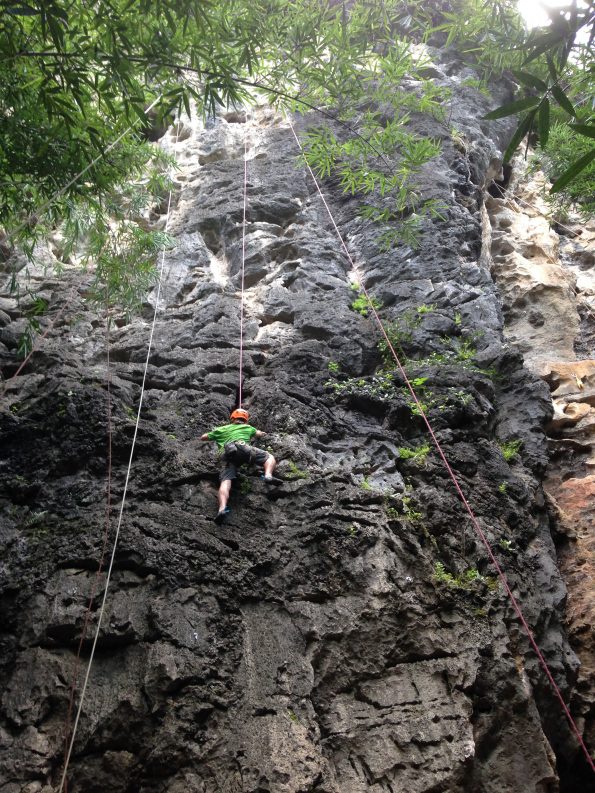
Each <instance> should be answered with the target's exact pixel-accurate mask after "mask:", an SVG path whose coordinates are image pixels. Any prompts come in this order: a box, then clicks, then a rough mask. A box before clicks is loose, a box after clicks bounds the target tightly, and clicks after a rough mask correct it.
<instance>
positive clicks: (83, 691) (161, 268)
mask: <svg viewBox="0 0 595 793" xmlns="http://www.w3.org/2000/svg"><path fill="white" fill-rule="evenodd" d="M171 197H172V191H171V190H170V191H169V197H168V200H167V214H166V220H165V228H164V232H167V230H168V227H169V220H170V210H171ZM164 266H165V248H163V249H162V251H161V263H160V265H159V280H158V283H157V294H156V296H155V310H154V312H153V321H152V323H151V332H150V334H149V344H148V348H147V357H146V359H145V366H144V371H143V379H142V382H141V392H140V398H139V401H138V410H137V413H136V422H135V425H134V435H133V437H132V444H131V447H130V458H129V460H128V469H127V471H126V479H125V482H124V492H123V494H122V501H121V504H120V512H119V514H118V523H117V526H116V534H115V537H114V544H113V548H112V553H111V557H110V562H109V566H108V569H107V574H106V579H105V588H104V592H103V599H102V601H101V606H100V607H99V615H98V619H97V628H96V630H95V636H94V638H93V645H92V647H91V653H90V655H89V662H88V664H87V671H86V673H85V679H84V681H83V686H82V689H81V694H80V700H79V704H78V708H77V712H76V717H75V720H74V724H73V726H72V735H71V738H70V743H69V746H68V751H67V754H66V758H65V760H64V770H63V772H62V778H61V780H60V787H59V788H58V793H62V791H63V789H64V784H65V782H66V774H67V772H68V765H69V763H70V757H71V755H72V748H73V746H74V740H75V737H76V731H77V728H78V724H79V721H80V716H81V712H82V709H83V703H84V700H85V694H86V691H87V685H88V683H89V676H90V674H91V666H92V664H93V659H94V657H95V649H96V647H97V641H98V639H99V632H100V630H101V623H102V620H103V615H104V612H105V604H106V601H107V593H108V589H109V584H110V580H111V576H112V571H113V567H114V560H115V557H116V549H117V547H118V540H119V537H120V528H121V526H122V517H123V514H124V506H125V504H126V495H127V492H128V482H129V480H130V472H131V470H132V459H133V457H134V449H135V446H136V438H137V435H138V427H139V423H140V414H141V409H142V405H143V397H144V393H145V383H146V380H147V371H148V368H149V359H150V356H151V348H152V345H153V335H154V333H155V324H156V321H157V311H158V308H159V299H160V296H161V284H162V280H163V271H164Z"/></svg>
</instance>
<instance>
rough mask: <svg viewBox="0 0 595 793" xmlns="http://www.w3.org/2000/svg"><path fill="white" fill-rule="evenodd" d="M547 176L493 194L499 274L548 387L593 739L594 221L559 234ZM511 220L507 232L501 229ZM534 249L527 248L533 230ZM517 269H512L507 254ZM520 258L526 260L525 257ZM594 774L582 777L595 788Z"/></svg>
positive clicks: (573, 634) (573, 630) (509, 319)
mask: <svg viewBox="0 0 595 793" xmlns="http://www.w3.org/2000/svg"><path fill="white" fill-rule="evenodd" d="M543 187H544V184H543V178H542V177H540V176H539V175H537V176H536V177H534V178H533V179H532V180H529V181H528V182H526V183H524V184H523V183H521V184H513V185H512V186H511V188H510V191H509V192H510V193H511V195H512V196H514V197H510V196H506V197H505V198H501V199H499V200H495V199H491V200H490V201H489V202H488V210H489V212H490V218H491V224H492V226H493V228H494V229H495V232H494V234H493V243H492V251H493V253H494V261H495V264H494V274H495V277H496V280H497V283H498V286H499V288H500V289H501V292H502V295H503V298H504V300H505V301H506V303H507V307H508V310H507V312H506V323H505V333H506V335H507V337H508V338H509V339H510V340H511V341H512V342H513V343H514V344H515V346H517V347H518V348H519V349H520V350H521V351H522V352H523V354H524V358H525V361H526V363H527V366H528V367H529V368H530V369H532V370H533V371H535V372H536V373H537V374H539V375H541V376H542V377H543V378H544V380H545V382H546V383H547V384H548V386H549V388H550V391H551V398H552V407H553V416H552V418H551V419H550V421H549V423H548V427H547V429H548V435H549V446H550V464H549V466H548V469H547V473H546V478H545V489H546V493H547V494H548V496H549V497H550V499H551V504H552V512H553V515H554V520H555V523H556V525H557V528H558V536H557V546H558V558H559V564H560V569H561V570H562V573H563V575H564V578H565V580H566V582H567V584H568V588H569V597H568V603H567V618H568V623H569V627H570V638H571V641H572V645H573V647H574V649H575V650H576V652H577V653H578V656H579V658H580V661H581V667H580V671H579V679H578V685H577V714H580V717H581V719H583V720H584V722H585V727H584V730H585V735H586V737H587V742H588V744H589V745H590V746H593V742H594V741H595V711H594V707H593V701H594V699H595V643H594V640H593V630H592V625H593V620H594V619H595V595H594V593H593V583H592V582H593V578H594V575H595V534H594V528H595V523H594V511H593V494H594V492H595V474H594V470H595V449H594V444H595V360H593V357H594V356H595V347H594V346H593V335H592V334H593V318H594V316H595V315H594V308H595V274H594V271H593V264H594V263H595V223H594V222H593V221H591V222H590V223H583V222H580V221H579V220H578V218H572V217H571V219H570V220H569V221H568V224H567V225H566V226H562V225H559V226H558V231H559V232H560V234H558V233H556V232H555V231H554V230H553V229H550V228H549V225H548V224H547V222H546V214H547V210H548V207H547V205H546V204H545V203H544V201H543V199H542V192H543ZM503 228H504V230H502V229H503ZM528 231H530V232H531V234H530V237H529V243H530V255H528V254H527V239H528V236H527V233H528ZM511 261H512V262H513V267H512V268H509V264H510V262H511ZM519 262H521V264H520V265H519ZM590 777H591V772H590V771H588V769H586V770H585V778H584V782H583V783H580V782H579V781H578V780H577V781H576V785H577V789H578V787H579V786H581V787H582V786H587V787H588V786H590V784H591V779H590Z"/></svg>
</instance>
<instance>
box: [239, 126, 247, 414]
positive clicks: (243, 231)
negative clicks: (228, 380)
mask: <svg viewBox="0 0 595 793" xmlns="http://www.w3.org/2000/svg"><path fill="white" fill-rule="evenodd" d="M247 195H248V115H247V114H246V123H245V125H244V212H243V215H242V286H241V295H240V365H239V369H240V374H239V380H240V381H239V385H238V407H239V408H241V407H242V379H243V368H244V273H245V265H246V200H247Z"/></svg>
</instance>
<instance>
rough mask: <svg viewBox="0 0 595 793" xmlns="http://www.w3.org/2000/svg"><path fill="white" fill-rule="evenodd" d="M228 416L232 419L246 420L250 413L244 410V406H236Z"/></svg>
mask: <svg viewBox="0 0 595 793" xmlns="http://www.w3.org/2000/svg"><path fill="white" fill-rule="evenodd" d="M229 418H230V419H231V420H232V421H233V420H234V419H242V421H248V419H249V418H250V414H249V413H248V411H247V410H244V408H236V410H233V411H232V413H231V416H230V417H229Z"/></svg>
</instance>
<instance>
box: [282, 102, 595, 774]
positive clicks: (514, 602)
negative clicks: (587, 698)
mask: <svg viewBox="0 0 595 793" xmlns="http://www.w3.org/2000/svg"><path fill="white" fill-rule="evenodd" d="M288 121H289V126H290V128H291V131H292V133H293V136H294V138H295V140H296V143H297V145H298V146H299V149H300V152H301V154H302V157H303V158H304V162H305V163H306V167H307V169H308V171H309V172H310V176H311V177H312V180H313V181H314V184H315V185H316V189H317V191H318V194H319V196H320V198H321V199H322V202H323V204H324V206H325V208H326V211H327V212H328V216H329V218H330V220H331V223H332V224H333V227H334V229H335V232H336V234H337V236H338V238H339V241H340V242H341V246H342V247H343V250H344V251H345V255H346V256H347V259H348V260H349V262H350V263H351V266H352V267H353V268H354V270H357V268H356V266H355V262H354V261H353V258H352V256H351V254H350V253H349V250H348V248H347V245H346V244H345V241H344V240H343V236H342V235H341V232H340V231H339V228H338V226H337V224H336V223H335V219H334V217H333V214H332V212H331V210H330V207H329V205H328V203H327V202H326V199H325V197H324V195H323V193H322V190H321V189H320V185H319V184H318V180H317V179H316V176H315V175H314V172H313V171H312V168H310V165H309V164H308V161H307V160H306V157H305V153H304V149H303V146H302V144H301V142H300V139H299V138H298V136H297V134H296V131H295V128H294V126H293V123H292V121H291V118H289V116H288ZM360 286H361V290H362V292H363V293H364V295H365V296H366V299H367V301H368V304H369V307H370V310H371V312H372V315H373V317H374V320H375V322H376V324H377V325H378V327H379V329H380V332H381V333H382V335H383V337H384V340H385V341H386V344H387V347H388V349H389V350H390V352H391V355H392V356H393V358H394V359H395V362H396V364H397V367H398V369H399V372H400V373H401V376H402V377H403V380H404V381H405V383H406V384H407V388H408V389H409V392H410V393H411V397H412V399H413V401H414V402H415V405H416V407H417V410H418V411H419V415H420V416H421V417H422V418H423V421H424V423H425V425H426V427H427V429H428V432H429V434H430V437H431V438H432V441H433V443H434V446H435V447H436V450H437V451H438V454H439V455H440V458H441V460H442V463H443V465H444V467H445V469H446V471H447V472H448V475H449V476H450V478H451V480H452V482H453V484H454V487H455V489H456V491H457V493H458V495H459V498H460V499H461V501H462V503H463V505H464V507H465V510H466V511H467V514H468V515H469V518H470V519H471V523H472V524H473V527H474V528H475V530H476V532H477V534H478V535H479V537H480V538H481V541H482V542H483V544H484V546H485V548H486V551H487V553H488V556H489V558H490V560H491V562H492V564H493V565H494V568H495V569H496V572H497V573H498V576H499V578H500V580H501V582H502V585H503V586H504V589H505V590H506V593H507V594H508V596H509V598H510V601H511V603H512V606H513V609H514V611H515V613H516V615H517V617H518V619H519V622H520V623H521V625H522V626H523V629H524V630H525V633H526V634H527V638H528V639H529V642H530V643H531V646H532V647H533V650H534V652H535V655H536V656H537V658H538V660H539V663H540V664H541V666H542V668H543V670H544V672H545V674H546V676H547V678H548V680H549V681H550V684H551V686H552V688H553V690H554V693H555V695H556V697H557V698H558V700H559V702H560V704H561V706H562V709H563V711H564V713H565V715H566V718H567V719H568V723H569V724H570V727H571V728H572V731H573V732H574V734H575V735H576V738H577V739H578V742H579V744H580V746H581V749H582V751H583V753H584V755H585V758H586V760H587V763H588V764H589V766H590V768H591V770H592V771H593V772H594V773H595V763H594V762H593V758H592V757H591V755H590V754H589V750H588V749H587V746H586V744H585V742H584V740H583V737H582V735H581V733H580V731H579V729H578V726H577V724H576V722H575V721H574V719H573V718H572V714H571V713H570V709H569V708H568V706H567V704H566V702H565V701H564V697H563V696H562V692H561V691H560V688H559V687H558V684H557V683H556V681H555V680H554V677H553V675H552V672H551V670H550V668H549V666H548V664H547V661H546V660H545V658H544V656H543V653H542V652H541V650H540V649H539V646H538V644H537V642H536V640H535V637H534V636H533V632H532V630H531V628H530V627H529V623H528V622H527V620H526V619H525V616H524V615H523V612H522V611H521V607H520V605H519V603H518V601H517V599H516V598H515V596H514V595H513V593H512V589H511V588H510V585H509V583H508V579H507V578H506V575H505V574H504V571H503V569H502V567H501V566H500V564H499V562H498V560H497V559H496V557H495V555H494V551H493V549H492V546H491V545H490V542H489V540H488V538H487V537H486V535H485V533H484V531H483V530H482V528H481V526H480V525H479V521H478V519H477V517H476V516H475V513H474V512H473V510H472V509H471V506H470V504H469V502H468V501H467V499H466V498H465V494H464V493H463V490H462V488H461V486H460V484H459V481H458V479H457V477H456V474H455V472H454V471H453V469H452V467H451V466H450V463H449V462H448V460H447V458H446V455H445V454H444V452H443V450H442V447H441V445H440V442H439V441H438V438H437V437H436V434H435V433H434V430H433V428H432V425H431V424H430V421H429V419H428V417H427V416H426V414H425V411H424V410H423V407H422V405H421V402H420V401H419V399H418V398H417V394H416V393H415V390H414V388H413V386H412V384H411V381H410V380H409V378H408V377H407V373H406V372H405V369H404V368H403V366H402V364H401V361H400V359H399V356H398V355H397V352H396V350H395V348H394V347H393V345H392V344H391V341H390V339H389V337H388V334H387V333H386V330H385V329H384V325H383V324H382V320H381V319H380V316H379V315H378V312H377V310H376V309H375V308H374V303H373V301H372V299H371V298H370V295H369V294H368V291H367V289H366V287H365V286H364V284H363V283H361V284H360Z"/></svg>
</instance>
